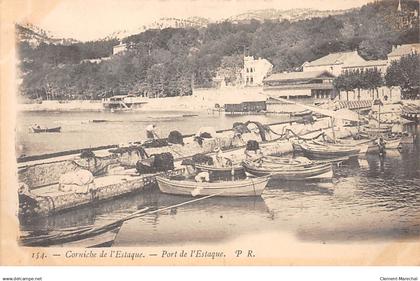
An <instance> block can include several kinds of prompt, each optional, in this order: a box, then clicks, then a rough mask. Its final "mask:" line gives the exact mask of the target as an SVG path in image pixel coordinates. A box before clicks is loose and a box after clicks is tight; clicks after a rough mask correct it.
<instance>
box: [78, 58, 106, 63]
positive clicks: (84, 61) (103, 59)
mask: <svg viewBox="0 0 420 281" xmlns="http://www.w3.org/2000/svg"><path fill="white" fill-rule="evenodd" d="M110 59H111V58H110V57H102V58H98V59H84V60H82V61H80V63H96V64H99V63H101V62H103V61H107V60H110Z"/></svg>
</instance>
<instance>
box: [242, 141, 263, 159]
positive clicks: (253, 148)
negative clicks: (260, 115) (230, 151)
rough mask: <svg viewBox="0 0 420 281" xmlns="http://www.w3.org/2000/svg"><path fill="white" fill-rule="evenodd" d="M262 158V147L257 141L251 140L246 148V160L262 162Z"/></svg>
mask: <svg viewBox="0 0 420 281" xmlns="http://www.w3.org/2000/svg"><path fill="white" fill-rule="evenodd" d="M262 157H264V155H263V153H262V151H261V149H260V145H259V143H258V142H257V141H255V140H249V141H248V142H247V144H246V147H245V159H246V160H251V161H255V160H258V161H262Z"/></svg>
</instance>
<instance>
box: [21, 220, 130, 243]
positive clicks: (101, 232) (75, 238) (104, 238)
mask: <svg viewBox="0 0 420 281" xmlns="http://www.w3.org/2000/svg"><path fill="white" fill-rule="evenodd" d="M121 226H122V222H118V223H115V224H112V225H109V226H107V227H104V228H97V229H95V228H92V229H82V230H81V231H70V232H68V233H65V232H64V233H60V234H49V235H40V236H37V237H26V238H21V244H22V246H26V247H51V246H53V247H83V248H95V247H110V246H112V244H113V243H114V240H115V238H116V236H117V234H118V232H119V230H120V228H121Z"/></svg>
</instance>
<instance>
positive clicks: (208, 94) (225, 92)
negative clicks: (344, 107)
mask: <svg viewBox="0 0 420 281" xmlns="http://www.w3.org/2000/svg"><path fill="white" fill-rule="evenodd" d="M266 98H267V97H266V96H265V95H263V94H262V88H261V87H254V88H223V89H215V88H209V89H197V90H195V91H194V93H193V95H191V96H178V97H164V98H150V99H148V101H147V104H145V105H143V106H142V107H141V108H139V109H138V110H130V111H128V112H136V111H138V112H142V111H180V112H182V111H191V112H198V111H207V110H212V109H214V108H215V105H216V104H219V106H220V107H222V106H223V105H224V104H226V103H241V102H244V101H262V100H266ZM17 111H19V112H50V111H52V112H53V111H56V112H86V111H87V112H89V111H92V112H107V111H106V110H105V109H104V108H103V106H102V100H74V101H65V102H63V101H58V100H46V101H42V103H26V104H23V103H20V104H19V103H18V104H17Z"/></svg>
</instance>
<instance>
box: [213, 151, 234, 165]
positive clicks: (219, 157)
mask: <svg viewBox="0 0 420 281" xmlns="http://www.w3.org/2000/svg"><path fill="white" fill-rule="evenodd" d="M214 152H216V156H215V160H214V166H215V167H230V166H232V161H231V160H230V159H229V158H227V157H225V156H224V155H223V151H222V150H221V149H220V147H216V149H215V150H214Z"/></svg>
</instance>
